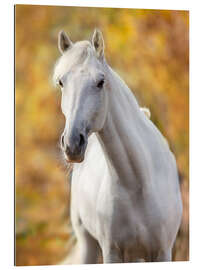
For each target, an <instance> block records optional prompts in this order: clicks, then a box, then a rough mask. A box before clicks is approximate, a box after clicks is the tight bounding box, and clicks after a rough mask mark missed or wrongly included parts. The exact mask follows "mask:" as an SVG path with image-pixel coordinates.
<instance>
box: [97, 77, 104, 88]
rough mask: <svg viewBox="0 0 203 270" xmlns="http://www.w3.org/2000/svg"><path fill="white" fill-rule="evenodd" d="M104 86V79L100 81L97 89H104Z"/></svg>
mask: <svg viewBox="0 0 203 270" xmlns="http://www.w3.org/2000/svg"><path fill="white" fill-rule="evenodd" d="M103 85H104V79H102V80H100V81H99V82H98V83H97V87H98V88H100V89H101V88H102V87H103Z"/></svg>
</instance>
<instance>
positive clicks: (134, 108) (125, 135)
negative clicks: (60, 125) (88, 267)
mask: <svg viewBox="0 0 203 270" xmlns="http://www.w3.org/2000/svg"><path fill="white" fill-rule="evenodd" d="M58 46H59V50H60V52H61V53H62V56H61V57H60V59H59V60H58V62H57V64H56V66H55V70H54V80H55V82H56V83H58V84H59V85H60V87H61V91H62V101H61V107H62V112H63V114H64V115H65V118H66V124H65V129H64V132H63V134H62V136H61V147H62V150H63V152H64V155H65V158H66V160H67V162H71V163H74V167H73V172H72V181H71V182H72V184H71V221H72V225H73V228H74V231H75V233H76V236H77V240H78V245H79V248H80V262H78V263H96V262H97V254H98V248H99V247H100V248H101V251H102V257H103V262H104V263H121V262H136V261H141V260H144V261H171V253H172V247H173V244H174V242H175V239H176V235H177V232H178V229H179V226H180V222H181V216H182V201H181V194H180V188H179V180H178V173H177V167H176V161H175V158H174V155H173V154H172V152H171V151H170V149H169V147H168V145H167V143H166V142H165V139H164V138H163V136H162V134H161V133H160V132H159V130H158V129H157V128H156V127H155V125H154V124H153V123H152V122H151V120H150V119H149V117H146V115H145V113H146V112H145V113H143V111H142V110H140V107H139V105H138V103H137V101H136V99H135V97H134V95H133V94H132V93H131V91H130V89H129V88H128V87H127V85H126V84H125V83H124V82H123V81H122V80H121V78H120V77H119V76H118V75H117V74H116V73H115V72H114V71H113V70H112V69H111V68H110V66H109V65H108V64H107V62H106V60H105V57H104V41H103V37H102V34H101V32H100V31H99V30H95V32H94V34H93V37H92V42H89V41H80V42H76V43H73V42H72V41H71V40H70V39H69V37H68V36H67V35H66V34H65V33H64V32H63V31H62V32H60V33H59V40H58Z"/></svg>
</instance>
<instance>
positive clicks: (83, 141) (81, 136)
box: [79, 134, 85, 147]
mask: <svg viewBox="0 0 203 270" xmlns="http://www.w3.org/2000/svg"><path fill="white" fill-rule="evenodd" d="M84 144H85V138H84V136H83V135H82V134H80V142H79V146H80V147H81V146H83V145H84Z"/></svg>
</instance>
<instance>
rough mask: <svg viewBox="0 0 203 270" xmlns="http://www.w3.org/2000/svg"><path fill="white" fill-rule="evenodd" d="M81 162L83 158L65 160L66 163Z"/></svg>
mask: <svg viewBox="0 0 203 270" xmlns="http://www.w3.org/2000/svg"><path fill="white" fill-rule="evenodd" d="M83 160H84V156H83V157H79V158H69V157H67V158H66V161H67V163H81V162H83Z"/></svg>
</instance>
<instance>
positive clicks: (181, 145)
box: [15, 5, 189, 265]
mask: <svg viewBox="0 0 203 270" xmlns="http://www.w3.org/2000/svg"><path fill="white" fill-rule="evenodd" d="M15 14H16V69H15V74H16V89H15V104H16V185H15V187H16V264H17V265H39V264H41V265H43V264H56V263H57V262H58V261H59V260H61V259H63V258H64V256H66V254H68V252H69V250H70V249H71V247H72V245H73V244H74V241H75V238H74V235H73V232H72V228H71V224H70V220H69V196H70V183H69V179H68V174H67V169H66V167H65V166H64V164H63V159H62V157H61V153H60V149H59V143H58V142H59V137H60V134H61V132H62V131H63V127H64V117H63V115H62V113H61V109H60V91H59V90H57V91H54V87H53V85H52V82H51V77H52V70H53V66H54V63H55V61H56V59H57V58H58V57H59V52H58V49H57V35H58V32H59V30H61V29H63V30H65V31H66V32H67V33H68V34H69V35H70V37H71V39H72V40H73V41H77V40H84V39H90V38H91V35H92V32H93V30H94V28H96V27H97V28H99V29H101V31H102V32H103V35H104V39H105V46H106V50H105V55H106V59H107V61H108V63H109V64H110V65H111V66H112V67H113V68H114V69H115V70H116V71H117V72H118V73H119V74H120V76H121V77H122V78H123V79H124V80H125V82H126V83H127V84H128V85H129V87H130V88H131V89H132V91H133V92H134V94H135V95H136V97H137V100H138V102H139V104H140V105H141V106H146V107H148V108H149V109H150V111H151V118H152V121H153V122H154V123H155V124H156V125H157V126H158V128H159V129H160V130H161V132H162V133H163V134H164V136H165V137H166V138H167V140H168V142H169V144H170V147H171V149H172V151H173V152H174V154H175V156H176V159H177V164H178V168H179V172H180V179H181V190H182V196H183V201H184V214H183V221H182V225H181V229H180V232H179V234H178V238H177V241H176V245H175V248H174V251H173V259H174V260H188V256H189V255H188V254H189V250H188V249H189V247H188V243H189V240H188V238H189V236H188V231H189V230H188V223H189V221H188V186H189V172H188V167H189V164H188V163H189V153H188V151H189V145H188V144H189V116H188V107H189V69H188V66H189V48H188V47H189V41H188V40H189V37H188V33H189V13H188V12H187V11H169V10H167V11H163V10H162V11H161V10H137V9H134V10H133V9H112V8H82V7H78V8H76V7H56V6H55V7H54V6H34V5H33V6H32V5H17V6H16V8H15Z"/></svg>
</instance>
